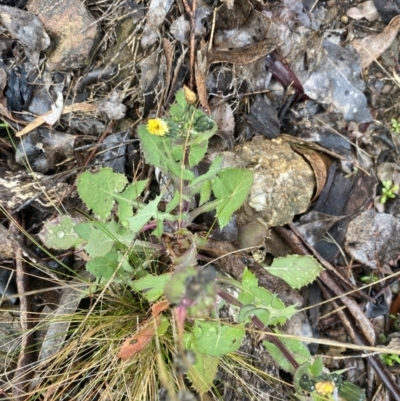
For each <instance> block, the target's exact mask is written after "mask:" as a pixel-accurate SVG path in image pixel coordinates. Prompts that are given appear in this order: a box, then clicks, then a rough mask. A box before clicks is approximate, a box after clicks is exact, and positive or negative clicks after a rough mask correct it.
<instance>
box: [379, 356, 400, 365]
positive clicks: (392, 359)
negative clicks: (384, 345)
mask: <svg viewBox="0 0 400 401" xmlns="http://www.w3.org/2000/svg"><path fill="white" fill-rule="evenodd" d="M381 358H382V361H383V362H384V363H385V364H386V365H387V366H393V365H394V364H395V363H398V364H400V356H399V355H394V354H382V355H381Z"/></svg>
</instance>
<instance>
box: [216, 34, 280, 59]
mask: <svg viewBox="0 0 400 401" xmlns="http://www.w3.org/2000/svg"><path fill="white" fill-rule="evenodd" d="M277 46H278V44H277V43H276V40H271V39H264V40H262V41H260V42H256V43H253V44H251V45H248V46H244V47H241V48H236V49H226V50H215V49H213V50H211V51H210V52H209V54H208V60H209V62H210V64H213V63H232V64H242V65H243V64H250V63H252V62H253V61H256V60H258V59H259V58H261V57H264V56H265V55H267V54H269V53H271V52H272V51H273V50H275V49H276V47H277Z"/></svg>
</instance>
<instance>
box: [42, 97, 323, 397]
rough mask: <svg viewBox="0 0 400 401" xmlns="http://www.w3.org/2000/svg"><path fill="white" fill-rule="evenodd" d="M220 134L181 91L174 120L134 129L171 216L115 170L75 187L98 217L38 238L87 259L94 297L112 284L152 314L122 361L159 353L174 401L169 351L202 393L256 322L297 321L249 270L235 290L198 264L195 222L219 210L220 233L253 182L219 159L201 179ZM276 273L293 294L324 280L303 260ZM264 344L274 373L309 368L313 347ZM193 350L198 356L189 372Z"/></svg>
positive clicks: (61, 224) (51, 226) (50, 228)
mask: <svg viewBox="0 0 400 401" xmlns="http://www.w3.org/2000/svg"><path fill="white" fill-rule="evenodd" d="M216 131H217V125H216V123H215V122H214V121H213V120H212V118H210V117H209V116H208V115H206V114H205V113H204V112H203V111H201V110H199V109H197V108H196V107H195V106H194V105H193V101H192V100H190V101H189V102H188V101H187V99H186V97H185V93H184V91H183V90H181V91H179V92H178V93H177V95H176V101H175V103H174V104H173V105H172V106H171V107H170V110H169V115H168V116H166V117H165V118H156V119H150V120H149V121H148V122H147V124H143V125H141V126H139V128H138V137H139V139H140V143H141V150H142V152H143V155H144V157H145V160H146V162H147V163H148V164H150V165H153V166H154V167H156V168H157V169H159V170H160V171H161V173H162V174H164V175H165V177H168V178H169V181H170V186H169V188H168V192H169V193H171V194H172V196H171V198H170V200H169V201H168V203H167V204H166V206H165V208H162V209H161V208H160V207H159V206H160V202H161V201H162V200H163V193H162V191H161V193H160V194H158V195H156V194H155V195H154V196H153V198H152V199H151V200H150V201H148V202H147V203H144V202H143V200H142V197H141V194H142V193H143V191H144V190H145V188H147V187H148V184H149V182H148V181H147V180H139V181H134V182H131V183H129V182H128V180H127V178H126V177H125V176H124V175H122V174H117V173H114V172H113V171H112V170H111V169H109V168H102V169H100V170H99V171H97V172H91V171H86V172H84V173H82V174H81V175H80V176H79V177H78V179H77V181H76V186H77V190H78V193H79V196H80V197H81V199H82V201H83V202H84V204H85V205H86V206H87V208H88V209H89V210H91V211H92V212H93V214H92V216H88V215H86V214H82V216H81V217H78V218H76V217H71V216H69V215H64V216H61V217H58V218H57V219H53V220H51V221H48V222H46V224H45V225H44V228H43V229H42V231H41V233H40V238H41V240H42V241H43V242H44V244H45V245H46V246H47V247H49V248H53V249H68V248H77V249H80V250H82V251H84V252H85V253H86V255H87V259H88V261H87V263H86V269H87V271H88V272H90V273H91V274H92V275H93V277H94V279H95V281H94V282H93V283H92V289H95V288H96V286H100V288H102V287H103V288H104V286H107V285H110V283H111V284H112V285H113V286H116V288H118V286H120V287H121V288H122V287H123V288H126V287H127V286H128V287H129V288H130V291H131V292H132V294H134V295H135V296H136V297H139V299H140V300H141V301H140V302H142V303H143V302H144V303H146V304H147V305H149V306H151V310H152V314H151V317H148V316H145V317H144V318H143V319H141V324H139V325H138V327H137V329H136V330H135V331H134V332H133V333H132V336H131V337H129V338H128V339H127V340H126V342H125V343H124V344H122V347H121V349H120V351H119V353H118V356H119V357H120V358H121V359H123V360H131V359H134V358H135V357H138V355H140V354H141V353H145V354H146V355H149V352H151V350H153V352H154V355H155V356H154V359H156V360H157V364H158V371H159V375H160V376H159V385H160V386H162V387H165V388H166V389H167V390H168V393H169V395H170V397H171V399H175V398H174V397H175V396H174V395H173V394H174V392H176V391H177V390H178V389H179V390H183V389H182V386H183V383H184V382H183V381H182V380H180V379H179V378H178V379H176V380H173V383H171V382H169V381H167V380H166V379H165V377H166V375H165V369H166V368H165V366H166V364H167V363H168V361H170V358H169V357H168V358H166V359H165V358H162V357H161V355H167V354H168V352H171V350H170V351H165V350H164V351H163V350H162V346H163V344H167V343H171V341H172V343H173V344H175V346H174V347H175V351H174V354H175V356H177V355H178V354H180V355H181V357H182V358H183V361H185V363H184V364H185V365H186V370H185V375H186V378H187V379H189V381H190V383H191V384H192V386H193V388H194V389H196V391H197V392H198V393H200V394H203V393H205V392H207V391H209V390H210V389H212V388H213V382H214V379H215V375H216V372H217V368H218V366H219V365H220V364H221V362H222V360H224V361H225V362H224V363H226V359H223V358H227V357H229V354H230V353H232V352H235V351H236V350H237V349H238V348H239V347H240V345H241V342H242V339H243V337H244V335H245V326H246V324H248V323H250V322H252V323H257V324H258V327H257V328H258V329H260V330H262V329H263V328H264V327H266V326H269V327H274V326H277V325H281V324H283V323H285V322H286V320H287V319H289V318H290V317H292V316H293V315H294V314H295V313H296V309H295V307H294V306H289V307H286V306H285V305H284V304H283V302H282V301H281V300H280V299H279V298H278V297H277V296H276V295H275V294H272V293H271V292H269V291H267V290H266V289H265V288H262V287H259V286H258V282H257V278H256V277H255V275H254V274H253V273H251V272H250V271H249V270H247V269H245V271H244V273H243V278H242V282H241V283H239V282H237V281H235V280H233V279H230V278H227V277H223V276H222V275H221V274H220V273H218V272H217V271H216V270H215V268H213V267H211V266H202V265H201V264H200V263H199V260H198V259H199V258H198V254H199V252H200V250H201V247H202V246H203V245H204V243H205V241H206V234H204V233H199V232H196V231H195V229H194V227H195V225H194V220H195V219H196V218H197V217H198V216H200V215H201V214H203V213H206V212H210V211H213V212H215V215H216V220H217V222H218V224H219V226H220V228H224V227H225V226H226V225H227V224H228V223H229V221H230V219H231V218H232V215H233V214H234V213H235V212H236V211H237V210H238V209H239V208H240V207H241V206H242V205H243V203H244V202H245V201H246V198H247V196H248V193H249V191H250V188H251V186H252V183H253V175H252V172H251V171H249V170H246V169H241V168H223V167H222V164H223V157H222V156H217V157H215V159H214V161H213V162H212V163H211V165H210V166H209V168H208V171H207V172H206V173H204V174H202V175H198V174H196V173H195V167H196V166H197V165H198V164H199V163H200V162H201V161H202V159H203V158H204V156H205V154H206V152H207V149H208V141H209V139H210V138H211V137H212V136H213V135H214V134H215V132H216ZM194 200H197V203H196V204H195V201H194ZM194 204H195V205H194ZM162 255H163V256H164V257H165V256H167V257H168V258H169V264H168V268H167V271H165V270H166V269H165V266H164V267H163V266H162V265H161V264H159V263H158V260H159V257H160V256H162ZM270 269H271V270H270V271H271V273H272V274H276V275H279V276H281V277H282V278H284V279H285V280H287V281H288V282H289V283H290V285H292V286H293V287H294V288H300V287H302V286H304V285H307V284H308V283H310V282H312V281H313V280H314V279H315V278H316V277H317V275H318V274H319V272H320V271H321V267H320V266H319V264H318V263H317V262H316V261H315V260H314V259H313V258H311V257H300V256H291V257H290V258H285V259H282V258H281V259H279V258H278V259H276V260H275V261H274V264H273V265H272V266H271V267H270ZM299 270H301V272H302V274H301V275H299V274H298V271H299ZM227 285H228V286H232V287H235V288H236V290H237V292H238V294H239V295H238V296H237V297H236V298H233V297H232V296H231V295H230V294H228V293H226V292H225V289H226V287H227ZM218 296H219V297H218ZM222 299H224V300H225V302H230V303H231V305H232V306H233V307H234V309H235V311H236V322H235V323H231V324H225V323H223V322H221V321H220V320H219V319H218V308H219V307H220V306H221V305H223V303H224V302H221V300H222ZM211 316H212V317H213V319H210V317H211ZM171 317H172V319H171ZM267 338H268V337H267ZM263 344H264V345H265V347H266V349H267V350H268V352H269V353H270V354H271V355H272V357H273V358H274V359H275V360H276V362H277V363H278V365H279V366H280V367H281V368H283V369H285V370H287V371H289V372H291V373H295V371H296V369H297V368H298V366H302V365H303V364H305V363H310V361H311V359H312V358H311V355H310V353H309V351H308V349H307V347H306V346H305V345H303V344H302V343H301V342H300V341H297V340H294V339H282V340H275V341H269V340H268V339H266V340H264V341H263ZM188 350H189V351H190V352H191V354H192V355H194V357H195V358H194V360H193V361H192V362H191V363H189V362H188V360H189V359H190V358H187V355H188V354H187V352H188ZM289 354H290V355H289ZM139 359H140V358H139ZM168 366H169V369H173V367H172V365H170V364H169V365H168ZM163 372H164V373H163ZM178 376H179V374H178ZM297 380H299V379H297ZM138 399H139V398H138Z"/></svg>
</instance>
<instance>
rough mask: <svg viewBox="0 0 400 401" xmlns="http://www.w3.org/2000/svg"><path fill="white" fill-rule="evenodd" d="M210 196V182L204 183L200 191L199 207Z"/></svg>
mask: <svg viewBox="0 0 400 401" xmlns="http://www.w3.org/2000/svg"><path fill="white" fill-rule="evenodd" d="M210 196H211V181H204V182H203V184H202V186H201V189H200V202H199V206H201V205H204V203H206V202H208V201H209V199H210Z"/></svg>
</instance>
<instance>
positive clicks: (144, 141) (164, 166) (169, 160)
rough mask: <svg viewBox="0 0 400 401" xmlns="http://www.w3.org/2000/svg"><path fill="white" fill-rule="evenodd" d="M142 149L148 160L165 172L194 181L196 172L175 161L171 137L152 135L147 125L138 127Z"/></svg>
mask: <svg viewBox="0 0 400 401" xmlns="http://www.w3.org/2000/svg"><path fill="white" fill-rule="evenodd" d="M138 135H139V138H140V142H141V146H142V151H143V154H144V157H145V159H146V162H147V163H149V164H153V165H154V166H156V167H158V168H159V169H160V170H161V171H162V172H163V173H164V174H168V173H170V174H172V175H174V176H175V177H177V178H182V179H183V180H188V181H192V180H193V179H194V173H193V172H192V171H190V170H186V169H184V170H182V169H181V163H177V162H175V161H174V157H173V154H172V152H173V149H174V148H173V145H172V142H171V138H168V137H160V136H156V135H151V134H149V132H148V131H147V129H146V126H145V125H141V126H139V128H138Z"/></svg>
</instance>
